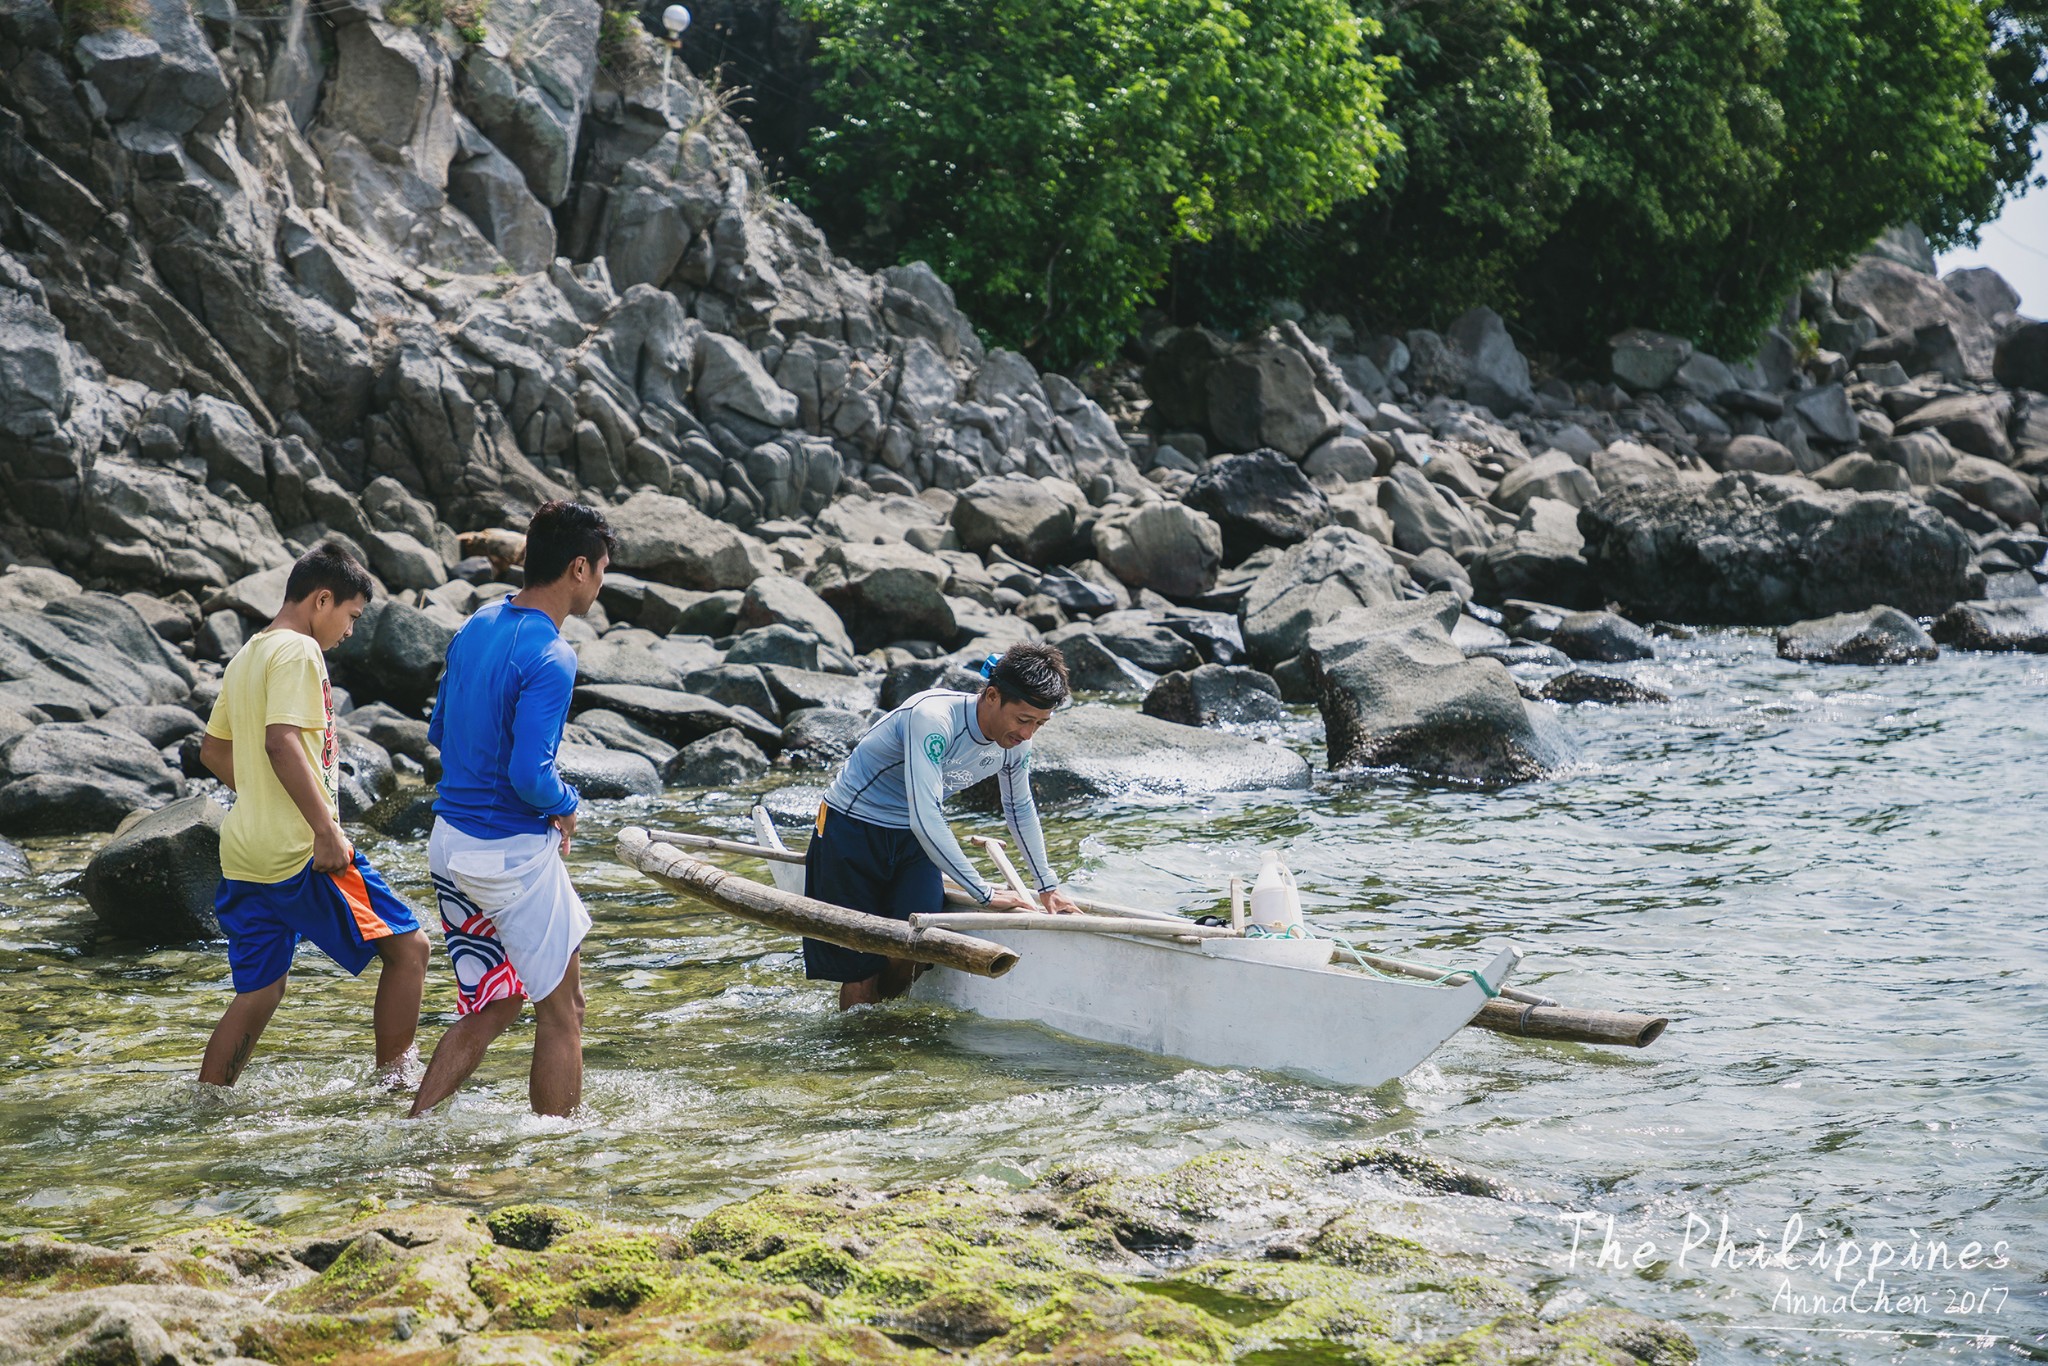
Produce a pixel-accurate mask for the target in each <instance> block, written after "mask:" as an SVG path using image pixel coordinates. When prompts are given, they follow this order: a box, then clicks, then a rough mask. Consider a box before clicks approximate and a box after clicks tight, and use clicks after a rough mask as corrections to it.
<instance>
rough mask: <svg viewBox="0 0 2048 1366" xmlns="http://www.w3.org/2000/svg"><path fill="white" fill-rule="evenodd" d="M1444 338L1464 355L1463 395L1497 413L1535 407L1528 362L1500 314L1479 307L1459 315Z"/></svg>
mask: <svg viewBox="0 0 2048 1366" xmlns="http://www.w3.org/2000/svg"><path fill="white" fill-rule="evenodd" d="M1444 339H1445V340H1446V341H1448V342H1450V344H1451V345H1453V346H1455V347H1457V348H1458V350H1459V351H1460V352H1461V353H1462V354H1463V355H1464V358H1465V397H1466V398H1467V399H1468V400H1470V401H1471V402H1473V403H1477V404H1479V405H1480V406H1481V407H1484V408H1490V409H1492V410H1493V411H1494V412H1496V413H1502V414H1507V413H1520V412H1526V411H1527V410H1528V409H1530V408H1533V407H1535V406H1536V390H1535V387H1534V386H1533V385H1531V384H1530V383H1529V362H1528V361H1526V360H1524V359H1523V358H1522V353H1521V352H1520V351H1518V350H1516V349H1515V343H1514V340H1513V339H1512V338H1511V337H1509V336H1508V329H1507V324H1506V323H1504V322H1502V321H1501V316H1500V314H1498V313H1496V312H1494V311H1493V310H1492V309H1490V308H1486V307H1484V306H1481V307H1479V308H1474V309H1471V310H1470V311H1468V312H1466V313H1464V314H1463V315H1461V316H1460V317H1459V318H1458V320H1457V321H1456V322H1454V323H1452V324H1451V326H1450V330H1449V331H1448V332H1446V333H1445V334H1444Z"/></svg>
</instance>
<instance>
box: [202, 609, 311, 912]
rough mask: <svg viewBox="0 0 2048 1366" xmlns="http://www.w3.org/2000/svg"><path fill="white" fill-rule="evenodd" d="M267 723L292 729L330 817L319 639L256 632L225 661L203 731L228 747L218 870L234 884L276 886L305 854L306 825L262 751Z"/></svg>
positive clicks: (307, 842)
mask: <svg viewBox="0 0 2048 1366" xmlns="http://www.w3.org/2000/svg"><path fill="white" fill-rule="evenodd" d="M268 726H297V727H298V728H299V743H300V744H301V745H304V746H305V749H306V758H307V760H308V761H309V762H310V763H311V764H312V765H313V772H314V773H315V774H317V775H319V778H320V783H321V786H322V788H323V789H324V790H325V791H326V794H327V804H328V806H329V807H330V808H331V809H333V811H334V812H335V814H336V816H337V818H338V817H339V815H340V812H341V807H340V805H339V802H338V800H337V798H336V796H335V793H336V791H337V788H336V784H335V758H336V748H337V747H336V744H335V737H334V691H333V689H332V688H330V687H329V686H328V683H327V660H326V659H325V657H323V656H322V655H321V653H320V645H319V642H317V641H315V640H314V639H313V637H311V636H309V635H303V634H301V633H299V632H297V631H287V630H276V631H260V632H258V633H257V634H256V635H254V636H251V637H250V638H249V642H248V643H247V644H246V645H244V646H243V647H242V648H241V650H240V651H239V652H237V653H236V655H235V657H234V659H233V660H232V661H230V662H229V664H228V670H227V673H226V675H224V676H223V677H222V678H221V681H220V696H219V697H218V698H216V699H215V700H214V704H213V716H212V717H211V718H210V719H209V720H208V721H207V723H206V733H207V734H208V735H213V736H218V737H219V738H220V739H223V740H232V741H233V742H234V745H235V805H234V809H233V810H231V811H229V812H228V818H227V822H226V824H224V825H223V826H222V827H221V832H220V871H221V875H222V876H223V877H230V878H234V879H236V880H237V881H240V882H283V881H284V880H285V879H286V878H289V877H295V876H297V875H298V873H299V871H300V870H301V869H303V868H304V867H305V866H306V862H307V860H309V859H311V858H312V857H313V827H312V826H310V825H307V824H306V818H305V817H304V816H301V815H300V814H299V808H298V804H297V803H296V802H294V801H292V798H291V794H290V793H288V792H286V791H285V790H284V784H283V783H281V782H279V781H278V778H277V770H276V769H274V768H272V767H271V766H270V756H269V755H268V754H266V753H265V752H264V750H263V735H264V729H265V727H268Z"/></svg>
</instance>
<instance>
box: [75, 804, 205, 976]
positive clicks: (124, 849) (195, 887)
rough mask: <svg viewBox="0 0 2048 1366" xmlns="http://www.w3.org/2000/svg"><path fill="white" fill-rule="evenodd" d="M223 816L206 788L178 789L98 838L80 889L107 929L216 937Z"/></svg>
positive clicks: (175, 940)
mask: <svg viewBox="0 0 2048 1366" xmlns="http://www.w3.org/2000/svg"><path fill="white" fill-rule="evenodd" d="M226 819H227V808H226V807H225V806H223V805H222V804H221V803H219V802H217V801H215V800H214V799H213V798H212V797H211V796H198V797H183V798H180V799H179V800H177V801H174V802H172V803H171V804H170V805H169V806H166V807H164V808H163V809H162V810H159V811H152V812H151V813H150V814H149V815H147V816H144V817H143V818H142V819H141V820H139V821H137V822H135V823H134V824H133V825H131V826H129V827H128V828H127V829H126V830H123V831H122V832H121V833H120V834H118V835H116V836H114V838H113V839H111V840H108V841H107V842H106V844H104V845H102V846H101V847H100V849H99V851H98V852H97V853H95V854H94V855H93V856H92V859H91V861H90V862H88V863H87V864H86V865H85V873H84V875H83V876H82V877H81V878H80V879H79V890H80V891H81V892H82V893H84V895H85V903H86V905H88V906H90V907H92V913H93V914H94V915H95V916H97V917H99V922H100V924H101V925H102V926H103V927H104V928H105V930H106V932H107V933H108V934H110V935H113V936H115V937H116V938H120V939H133V940H138V941H140V942H142V943H144V944H183V943H188V942H190V941H192V940H195V939H218V938H219V937H220V922H219V921H217V920H215V919H214V915H213V897H214V892H215V891H216V890H217V889H218V888H219V886H220V829H221V823H222V822H223V821H225V820H226Z"/></svg>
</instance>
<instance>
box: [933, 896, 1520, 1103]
mask: <svg viewBox="0 0 2048 1366" xmlns="http://www.w3.org/2000/svg"><path fill="white" fill-rule="evenodd" d="M975 933H976V937H978V938H985V939H990V940H993V941H994V942H996V943H998V944H1002V945H1003V946H1005V947H1006V948H1010V949H1013V950H1015V951H1016V952H1017V954H1018V955H1019V958H1018V963H1017V965H1016V966H1015V967H1013V968H1012V969H1010V971H1009V972H1007V973H1005V974H1004V975H1003V976H1001V977H998V978H985V977H975V976H972V975H971V974H968V973H962V972H953V971H949V970H948V969H945V968H933V969H932V970H930V971H928V972H926V973H925V974H924V975H923V976H922V977H920V978H919V979H918V981H917V984H916V985H915V986H914V987H912V988H911V995H912V996H914V997H916V998H918V999H921V1000H927V1001H939V1002H944V1003H945V1004H947V1005H953V1006H958V1007H960V1008H961V1009H964V1010H971V1011H973V1012H974V1013H975V1014H977V1015H982V1016H986V1017H987V1018H989V1019H994V1020H1017V1021H1028V1022H1031V1023H1036V1024H1040V1025H1044V1026H1046V1027H1048V1028H1051V1029H1056V1030H1059V1031H1060V1032H1061V1033H1064V1034H1071V1035H1074V1036H1075V1037H1077V1038H1082V1039H1091V1040H1094V1041H1095V1042H1097V1043H1106V1044H1117V1045H1121V1046H1122V1047H1125V1048H1135V1049H1139V1050H1141V1051H1143V1052H1146V1053H1156V1054H1160V1055H1162V1056H1165V1057H1174V1058H1185V1059H1186V1060H1188V1061H1189V1062H1193V1063H1200V1064H1202V1065H1204V1066H1209V1067H1230V1068H1252V1069H1257V1070H1260V1071H1269V1072H1285V1073H1292V1074H1294V1075H1298V1076H1305V1077H1312V1078H1315V1079H1317V1080H1319V1081H1326V1082H1334V1083H1336V1084H1338V1085H1343V1086H1365V1087H1371V1086H1379V1085H1382V1084H1383V1083H1386V1082H1389V1081H1392V1080H1394V1079H1395V1078H1397V1077H1400V1076H1404V1075H1406V1074H1407V1073H1408V1072H1410V1071H1412V1070H1414V1068H1416V1067H1417V1066H1419V1065H1420V1064H1421V1063H1422V1062H1423V1060H1424V1059H1426V1058H1428V1057H1429V1055H1430V1054H1432V1053H1434V1052H1436V1050H1437V1049H1439V1048H1441V1047H1442V1046H1443V1045H1444V1043H1445V1042H1446V1041H1447V1040H1449V1039H1450V1037H1451V1036H1452V1035H1453V1034H1456V1033H1457V1032H1458V1031H1459V1030H1460V1029H1462V1028H1464V1027H1465V1026H1466V1025H1467V1024H1469V1023H1470V1022H1471V1020H1472V1018H1473V1016H1475V1015H1477V1014H1478V1013H1479V1011H1480V1009H1481V1008H1482V1007H1483V1006H1485V1004H1486V1000H1487V997H1486V992H1485V991H1484V989H1482V988H1481V987H1480V986H1479V984H1478V983H1476V982H1472V981H1469V980H1467V981H1464V982H1462V983H1459V984H1456V985H1443V986H1437V985H1432V984H1430V983H1427V982H1405V981H1396V980H1389V979H1386V978H1381V977H1375V976H1372V975H1370V974H1367V973H1364V972H1359V971H1354V970H1351V969H1348V968H1339V967H1330V966H1322V967H1315V966H1304V965H1302V964H1301V956H1302V950H1301V946H1302V945H1303V943H1304V941H1301V940H1274V941H1264V942H1266V943H1270V945H1271V948H1272V958H1271V959H1270V960H1266V961H1262V960H1261V958H1260V957H1259V956H1258V954H1259V951H1260V945H1261V943H1262V941H1258V940H1210V941H1206V942H1205V943H1204V944H1201V945H1191V944H1178V943H1174V942H1173V941H1171V940H1163V941H1162V940H1157V939H1139V938H1134V937H1126V936H1123V935H1114V934H1063V933H1054V932H1047V931H1042V930H1035V931H1030V932H1014V931H1012V932H1004V931H1001V930H993V931H990V930H977V931H976V932H975ZM1309 942H1323V941H1309ZM1211 946H1214V947H1211ZM1520 956H1521V955H1520V953H1519V952H1518V951H1517V950H1514V949H1508V950H1505V951H1504V952H1503V953H1501V955H1500V956H1499V957H1498V958H1496V959H1495V960H1494V962H1493V964H1492V966H1491V967H1490V969H1489V970H1488V972H1487V978H1488V981H1489V982H1491V983H1492V984H1493V985H1495V986H1496V987H1497V986H1499V985H1500V983H1501V982H1502V981H1503V980H1504V979H1505V978H1506V976H1507V974H1508V973H1510V972H1511V971H1513V968H1514V965H1515V963H1516V962H1517V961H1518V960H1519V958H1520ZM1289 958H1292V959H1293V960H1294V961H1293V962H1291V963H1290V962H1289V961H1288V959H1289ZM1495 973H1498V974H1499V976H1495V975H1494V974H1495Z"/></svg>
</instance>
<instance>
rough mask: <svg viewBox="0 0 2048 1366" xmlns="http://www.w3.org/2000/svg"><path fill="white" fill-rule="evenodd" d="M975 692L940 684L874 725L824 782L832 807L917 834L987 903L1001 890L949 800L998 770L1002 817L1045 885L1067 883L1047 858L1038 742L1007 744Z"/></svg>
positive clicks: (946, 869) (930, 854) (935, 858)
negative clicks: (956, 834) (974, 859)
mask: <svg viewBox="0 0 2048 1366" xmlns="http://www.w3.org/2000/svg"><path fill="white" fill-rule="evenodd" d="M977 700H978V697H977V694H974V693H969V692H952V691H950V690H947V689H944V688H935V689H933V690H932V691H930V692H921V693H919V694H917V695H916V696H915V697H912V698H909V699H908V700H906V701H905V702H904V703H903V705H902V706H900V707H898V708H896V710H894V711H892V712H890V713H889V714H888V715H887V716H885V717H883V718H882V719H881V720H879V721H877V722H876V723H875V724H874V725H873V726H872V727H870V728H869V730H868V733H867V734H866V735H864V736H862V737H861V741H860V743H859V744H858V745H856V746H855V747H854V751H853V753H852V754H850V755H848V756H847V760H846V766H845V767H843V768H841V769H840V770H839V776H838V777H836V778H834V779H833V780H832V786H831V787H829V788H828V789H826V792H825V805H827V806H829V807H831V808H832V809H833V810H834V811H837V812H840V813H842V814H844V815H848V816H852V817H854V818H855V819H857V820H863V821H867V822H868V823H869V824H871V825H882V826H887V827H889V828H890V829H892V830H908V831H910V832H911V833H912V834H914V835H915V836H917V842H918V844H920V845H921V846H923V848H924V852H925V856H926V857H927V858H929V859H930V860H931V861H932V862H933V863H936V864H937V865H938V866H939V871H941V872H943V873H944V874H945V875H946V876H947V877H950V878H952V879H953V881H955V882H957V883H959V884H960V886H961V887H963V888H965V889H966V890H967V891H968V892H969V893H970V894H971V895H973V896H974V897H975V898H976V899H977V900H979V901H980V902H981V903H982V904H984V905H986V904H987V903H988V899H989V897H991V896H992V895H994V889H993V888H991V887H990V886H989V885H988V883H987V882H986V881H984V880H983V879H982V876H981V874H979V873H978V872H976V871H975V869H974V865H973V864H971V863H969V862H968V861H967V856H966V855H965V854H963V853H962V852H961V850H960V842H959V841H958V840H957V839H955V838H953V830H952V827H951V826H949V825H947V824H946V816H945V813H944V812H943V811H942V810H941V809H940V806H941V803H943V802H944V801H945V799H946V798H948V797H950V796H952V795H953V794H954V793H956V792H959V791H961V790H963V789H965V788H969V787H972V786H973V785H974V784H976V783H978V782H980V781H981V780H982V779H983V778H986V777H988V776H989V774H991V773H994V774H996V775H997V785H998V786H999V787H1000V788H1001V790H1002V794H1003V819H1004V820H1005V821H1006V822H1007V823H1008V824H1009V827H1010V838H1011V840H1013V841H1014V842H1015V843H1016V845H1017V847H1018V848H1019V849H1021V850H1022V851H1023V852H1024V861H1025V865H1026V869H1025V871H1026V872H1027V874H1028V875H1029V876H1030V877H1031V879H1032V881H1033V884H1034V885H1035V886H1036V887H1037V888H1038V890H1039V891H1041V892H1042V891H1046V890H1047V889H1049V888H1053V887H1057V886H1059V885H1060V880H1059V877H1058V875H1057V874H1055V873H1054V872H1053V870H1052V861H1051V860H1050V859H1048V858H1047V857H1046V856H1045V832H1044V831H1043V830H1041V829H1040V828H1039V825H1038V807H1037V805H1036V803H1034V802H1033V801H1032V800H1031V742H1030V741H1029V740H1026V741H1025V742H1024V743H1023V744H1021V745H1018V746H1017V747H1016V748H1015V749H1004V748H1003V747H1002V746H1001V745H998V744H997V743H996V742H995V741H993V740H991V739H989V738H987V737H986V736H984V735H983V734H982V733H981V727H980V726H979V725H977V724H975V719H974V707H975V703H976V701H977Z"/></svg>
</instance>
